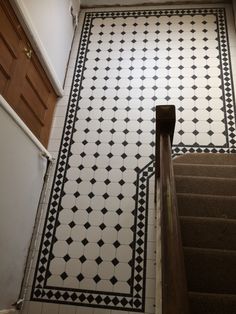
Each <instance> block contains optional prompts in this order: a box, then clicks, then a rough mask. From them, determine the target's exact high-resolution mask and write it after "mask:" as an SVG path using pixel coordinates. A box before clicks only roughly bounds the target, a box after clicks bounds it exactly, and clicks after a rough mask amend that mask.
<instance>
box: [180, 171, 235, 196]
mask: <svg viewBox="0 0 236 314" xmlns="http://www.w3.org/2000/svg"><path fill="white" fill-rule="evenodd" d="M175 182H176V191H177V193H195V194H211V195H228V196H229V195H231V196H232V195H233V196H236V180H235V179H227V180H226V179H220V178H217V179H212V178H203V177H199V178H198V177H188V176H176V177H175Z"/></svg>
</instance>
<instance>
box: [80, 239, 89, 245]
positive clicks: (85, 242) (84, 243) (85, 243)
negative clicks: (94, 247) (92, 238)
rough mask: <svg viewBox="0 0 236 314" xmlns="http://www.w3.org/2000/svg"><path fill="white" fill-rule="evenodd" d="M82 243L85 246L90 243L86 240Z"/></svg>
mask: <svg viewBox="0 0 236 314" xmlns="http://www.w3.org/2000/svg"><path fill="white" fill-rule="evenodd" d="M81 242H82V244H83V245H84V246H86V245H87V244H88V243H89V241H88V240H87V239H86V238H84V239H83V240H82V241H81Z"/></svg>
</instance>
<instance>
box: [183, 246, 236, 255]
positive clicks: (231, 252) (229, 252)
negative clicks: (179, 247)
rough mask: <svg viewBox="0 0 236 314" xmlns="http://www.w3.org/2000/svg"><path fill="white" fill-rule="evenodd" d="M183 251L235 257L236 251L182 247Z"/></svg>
mask: <svg viewBox="0 0 236 314" xmlns="http://www.w3.org/2000/svg"><path fill="white" fill-rule="evenodd" d="M183 249H184V250H189V251H199V252H201V251H202V252H207V253H223V254H224V253H228V254H230V255H232V254H233V255H235V256H236V250H228V249H227V250H223V249H213V248H201V247H200V248H199V247H193V246H183Z"/></svg>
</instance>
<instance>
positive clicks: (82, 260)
mask: <svg viewBox="0 0 236 314" xmlns="http://www.w3.org/2000/svg"><path fill="white" fill-rule="evenodd" d="M79 260H80V262H81V263H82V264H83V263H84V262H86V261H87V258H86V257H85V256H84V255H82V256H81V257H80V258H79Z"/></svg>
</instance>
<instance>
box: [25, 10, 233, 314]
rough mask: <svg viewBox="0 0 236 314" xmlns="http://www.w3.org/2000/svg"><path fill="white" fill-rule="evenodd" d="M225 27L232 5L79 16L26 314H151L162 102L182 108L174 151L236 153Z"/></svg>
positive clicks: (54, 139) (57, 123) (89, 12)
mask: <svg viewBox="0 0 236 314" xmlns="http://www.w3.org/2000/svg"><path fill="white" fill-rule="evenodd" d="M228 19H229V21H230V25H229V29H230V31H229V34H228V33H227V27H226V15H225V10H224V8H209V9H204V8H196V9H184V8H183V7H182V8H181V7H180V8H178V9H158V8H155V9H148V10H144V11H143V10H141V9H140V8H134V9H129V10H127V9H119V10H107V9H105V10H103V11H102V12H100V11H99V10H87V11H83V12H82V13H81V17H80V28H79V30H78V34H77V39H76V41H75V44H74V50H73V53H72V59H71V65H70V70H69V73H68V78H67V88H66V91H65V94H66V95H65V97H64V98H63V99H62V100H61V101H60V102H59V104H58V107H57V111H56V118H55V123H54V129H53V134H52V140H51V143H50V149H51V151H54V152H55V154H56V155H57V153H56V152H57V151H58V148H59V145H58V144H59V143H60V137H61V133H62V131H63V136H62V141H61V145H60V148H59V157H58V161H57V165H56V167H55V168H56V169H55V176H54V178H53V177H52V179H53V183H52V189H51V196H50V200H49V202H48V197H49V192H48V193H47V196H46V197H45V203H44V204H43V216H42V218H41V225H40V229H39V235H38V236H37V241H36V242H37V243H39V240H40V238H41V234H42V240H41V244H40V246H39V247H37V245H36V251H35V254H34V256H35V257H34V262H33V264H32V265H33V266H32V270H31V279H30V281H29V283H28V293H27V297H28V298H31V300H33V301H34V302H33V301H30V302H26V304H25V306H24V309H23V314H37V313H48V314H49V313H50V314H51V313H60V314H64V313H67V314H70V313H80V314H82V313H88V314H92V313H104V314H106V313H109V314H118V313H124V311H125V312H126V313H128V312H145V313H154V311H155V307H154V304H155V262H156V261H155V248H156V245H155V240H156V232H155V211H154V202H153V198H154V197H153V196H154V190H153V171H154V169H153V161H154V141H155V106H156V105H158V104H169V103H170V104H174V105H176V109H177V123H176V133H175V138H174V153H184V152H186V151H190V152H193V151H198V152H209V151H210V152H215V151H217V152H235V134H234V133H235V112H234V94H233V87H232V84H233V83H232V72H231V62H230V57H229V46H228V35H229V36H230V43H231V42H232V49H233V45H234V44H235V42H234V41H233V39H232V38H233V37H232V36H235V35H234V33H233V28H232V21H231V20H230V18H228ZM80 34H82V35H81V38H80V40H79V37H80V36H79V35H80ZM232 34H233V35H232ZM78 46H79V50H78ZM77 51H78V58H77V59H76V65H75V72H74V61H75V58H73V56H75V54H77ZM72 68H73V69H72ZM72 72H74V77H73V79H72ZM71 79H72V87H71V93H70V96H69V93H67V91H69V89H70V86H71ZM67 104H68V110H67ZM66 110H67V111H66ZM64 118H66V121H65V125H64V129H63V130H62V125H63V120H64ZM50 187H51V186H50ZM49 190H50V189H49ZM47 203H48V204H47ZM46 209H47V214H45V213H44V212H46ZM45 215H46V223H45V226H44V229H43V230H42V224H43V223H44V220H45ZM157 225H158V224H157ZM157 249H159V247H157ZM158 253H159V250H158ZM36 262H37V264H36V266H35V263H36ZM158 269H159V268H158ZM33 277H34V278H33ZM158 280H159V276H158V278H157V281H158ZM32 281H33V284H32ZM31 289H32V293H31ZM35 301H39V302H35ZM48 302H49V303H48ZM159 307H160V304H159V301H158V302H156V309H157V313H158V312H159Z"/></svg>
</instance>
